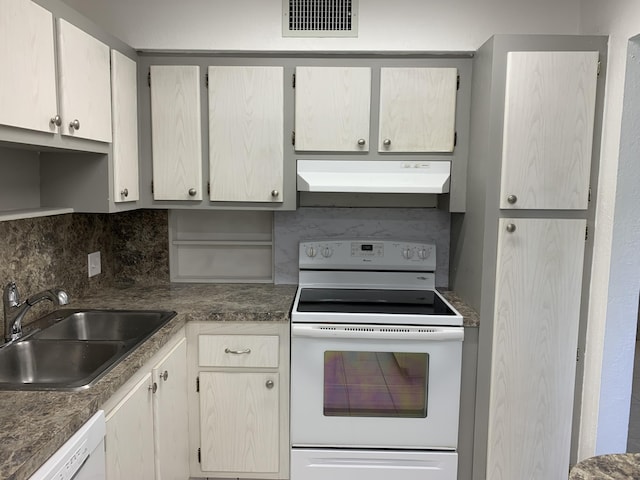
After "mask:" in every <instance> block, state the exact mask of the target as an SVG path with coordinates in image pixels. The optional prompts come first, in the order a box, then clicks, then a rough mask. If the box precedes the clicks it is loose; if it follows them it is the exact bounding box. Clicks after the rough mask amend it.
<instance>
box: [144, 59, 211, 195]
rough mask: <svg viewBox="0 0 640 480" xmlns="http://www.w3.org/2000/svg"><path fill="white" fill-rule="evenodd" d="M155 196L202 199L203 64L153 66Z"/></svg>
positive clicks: (152, 110)
mask: <svg viewBox="0 0 640 480" xmlns="http://www.w3.org/2000/svg"><path fill="white" fill-rule="evenodd" d="M151 137H152V146H153V198H154V199H156V200H202V188H201V187H202V132H201V128H200V67H197V66H172V65H170V66H154V65H152V66H151Z"/></svg>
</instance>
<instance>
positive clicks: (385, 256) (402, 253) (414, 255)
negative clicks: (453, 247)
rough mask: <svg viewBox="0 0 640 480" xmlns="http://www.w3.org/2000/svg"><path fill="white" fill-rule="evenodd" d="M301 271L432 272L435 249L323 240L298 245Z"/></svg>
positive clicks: (381, 242) (414, 244)
mask: <svg viewBox="0 0 640 480" xmlns="http://www.w3.org/2000/svg"><path fill="white" fill-rule="evenodd" d="M299 262H300V268H301V269H329V270H331V269H335V270H398V271H404V270H409V271H412V270H416V271H427V272H434V271H435V269H436V247H435V245H432V244H428V243H417V242H403V241H395V240H361V239H349V240H324V241H311V242H301V243H300V252H299Z"/></svg>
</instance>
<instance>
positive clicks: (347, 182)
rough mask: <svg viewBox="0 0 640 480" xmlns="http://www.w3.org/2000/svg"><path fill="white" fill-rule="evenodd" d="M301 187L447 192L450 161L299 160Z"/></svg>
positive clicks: (351, 191) (334, 189) (372, 190)
mask: <svg viewBox="0 0 640 480" xmlns="http://www.w3.org/2000/svg"><path fill="white" fill-rule="evenodd" d="M297 163H298V191H300V192H349V193H447V192H449V177H450V174H451V162H448V161H434V162H422V161H418V160H393V161H382V160H363V161H348V160H298V162H297Z"/></svg>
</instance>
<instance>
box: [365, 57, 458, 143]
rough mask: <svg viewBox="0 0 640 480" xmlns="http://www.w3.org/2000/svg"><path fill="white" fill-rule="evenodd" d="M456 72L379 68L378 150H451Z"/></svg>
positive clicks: (434, 69) (430, 69) (454, 70)
mask: <svg viewBox="0 0 640 480" xmlns="http://www.w3.org/2000/svg"><path fill="white" fill-rule="evenodd" d="M457 79H458V71H457V69H455V68H382V69H381V70H380V131H379V135H378V151H380V152H452V151H453V143H454V136H455V119H456V92H457V81H458V80H457Z"/></svg>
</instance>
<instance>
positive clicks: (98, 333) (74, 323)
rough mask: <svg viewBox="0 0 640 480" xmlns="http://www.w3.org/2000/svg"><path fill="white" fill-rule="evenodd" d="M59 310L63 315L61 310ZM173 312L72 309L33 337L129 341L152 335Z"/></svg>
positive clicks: (42, 338) (43, 338)
mask: <svg viewBox="0 0 640 480" xmlns="http://www.w3.org/2000/svg"><path fill="white" fill-rule="evenodd" d="M56 313H57V314H58V315H60V311H58V312H56ZM63 314H64V313H63ZM174 315H175V313H174V312H165V311H149V310H137V311H136V310H83V311H72V312H69V314H68V315H66V316H65V317H63V318H62V319H61V320H59V321H58V322H56V323H54V324H53V325H51V326H50V327H47V328H45V329H44V330H42V331H40V332H38V333H36V334H35V335H34V336H33V338H37V339H41V340H45V339H48V340H91V341H94V340H118V341H123V342H126V341H130V340H135V339H138V338H141V337H146V336H150V335H151V334H153V333H154V332H155V331H156V330H158V328H160V327H161V326H162V325H164V324H165V323H166V322H167V320H169V319H170V318H172V317H173V316H174Z"/></svg>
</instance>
